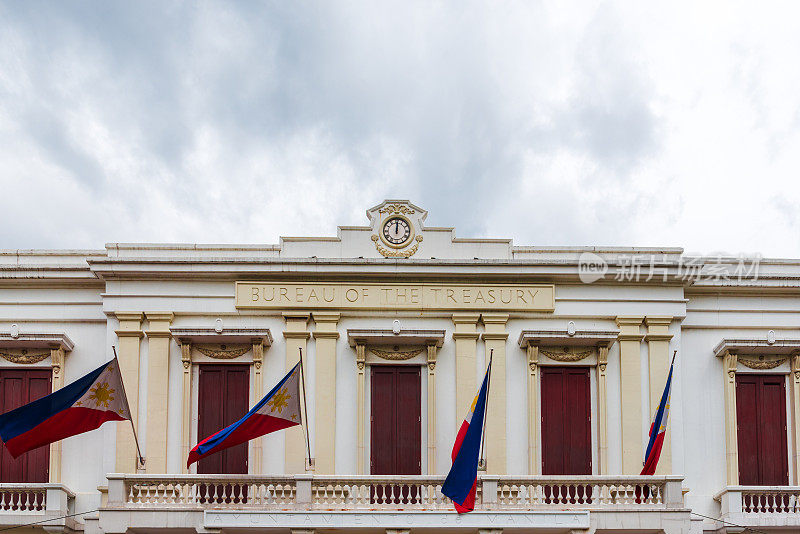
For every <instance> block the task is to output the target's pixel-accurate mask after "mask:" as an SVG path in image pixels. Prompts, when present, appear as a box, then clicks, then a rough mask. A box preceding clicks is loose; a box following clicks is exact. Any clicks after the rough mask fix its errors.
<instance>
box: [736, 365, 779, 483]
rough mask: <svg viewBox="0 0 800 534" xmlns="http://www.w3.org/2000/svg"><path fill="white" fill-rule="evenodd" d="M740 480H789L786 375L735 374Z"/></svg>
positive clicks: (770, 481)
mask: <svg viewBox="0 0 800 534" xmlns="http://www.w3.org/2000/svg"><path fill="white" fill-rule="evenodd" d="M736 424H737V427H738V436H737V441H738V444H739V484H742V485H743V486H751V485H757V486H785V485H788V484H789V459H788V456H787V451H786V386H785V379H784V377H783V375H745V374H737V375H736Z"/></svg>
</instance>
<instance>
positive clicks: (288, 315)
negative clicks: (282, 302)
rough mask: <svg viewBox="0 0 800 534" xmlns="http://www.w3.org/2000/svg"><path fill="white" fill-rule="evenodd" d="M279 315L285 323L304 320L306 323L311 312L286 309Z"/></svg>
mask: <svg viewBox="0 0 800 534" xmlns="http://www.w3.org/2000/svg"><path fill="white" fill-rule="evenodd" d="M281 315H282V316H283V318H284V320H285V321H286V322H287V323H288V322H289V321H305V322H306V323H307V322H308V320H309V319H310V318H311V314H310V313H309V312H295V311H288V312H283V313H282V314H281Z"/></svg>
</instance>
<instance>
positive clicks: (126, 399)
mask: <svg viewBox="0 0 800 534" xmlns="http://www.w3.org/2000/svg"><path fill="white" fill-rule="evenodd" d="M111 349H112V350H113V351H114V359H115V360H116V361H117V370H118V371H119V376H120V379H121V378H122V369H120V368H119V357H117V347H115V346H114V345H111ZM119 383H120V384H121V385H122V396H123V398H124V399H125V407H126V408H127V409H128V415H130V416H131V417H130V419H128V421H130V422H131V430H133V442H134V443H136V454H138V455H139V458H138V460H139V464H140V465H141V466H142V467H144V456H142V450H141V449H140V448H139V438H137V437H136V427H135V426H134V424H133V414H132V413H131V405H130V404H128V394H127V393H126V392H125V380H120V381H119Z"/></svg>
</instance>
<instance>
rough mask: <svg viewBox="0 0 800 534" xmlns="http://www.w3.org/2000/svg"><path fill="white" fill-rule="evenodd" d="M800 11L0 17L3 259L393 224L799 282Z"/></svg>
mask: <svg viewBox="0 0 800 534" xmlns="http://www.w3.org/2000/svg"><path fill="white" fill-rule="evenodd" d="M799 10H800V4H798V3H797V2H794V3H786V4H777V3H764V2H751V3H748V4H741V5H734V4H733V3H731V2H720V3H705V2H689V3H686V4H683V5H679V4H678V3H675V2H664V3H662V4H660V5H655V4H647V3H644V2H624V3H593V2H581V3H576V4H566V3H564V2H553V3H534V2H520V3H516V2H495V1H493V2H485V3H476V2H464V1H462V0H459V1H453V2H445V3H439V2H420V3H414V2H411V3H409V2H408V1H402V2H397V3H390V2H374V1H372V2H363V3H360V2H327V1H326V2H319V3H296V2H269V3H268V2H262V3H257V2H254V1H248V2H242V3H230V2H224V3H214V2H189V3H182V2H165V1H163V0H159V1H157V2H153V3H147V2H125V3H123V2H109V1H100V0H98V1H95V2H62V1H53V2H44V3H42V2H31V1H22V0H9V1H3V0H0V186H1V187H0V199H2V204H0V248H102V247H103V245H104V244H105V243H106V242H112V241H148V242H152V241H156V242H165V241H166V242H205V243H221V242H226V243H230V242H235V243H274V242H277V239H278V236H281V235H335V233H336V226H337V225H352V224H366V222H367V220H366V217H365V214H364V211H365V210H366V209H367V208H369V207H371V206H373V205H375V204H377V203H379V202H380V201H381V200H383V199H384V198H408V199H410V200H411V201H412V202H414V203H416V204H417V205H419V206H420V207H423V208H425V209H427V210H428V211H429V217H428V220H427V223H428V224H429V225H436V226H455V227H456V232H457V234H458V235H459V236H461V237H510V238H513V239H514V243H515V244H518V245H634V246H657V245H665V246H683V247H684V248H685V249H686V250H687V251H688V252H703V253H716V252H720V251H725V252H728V253H731V254H737V253H741V252H745V253H753V252H758V253H762V254H764V255H767V256H779V257H800V12H799Z"/></svg>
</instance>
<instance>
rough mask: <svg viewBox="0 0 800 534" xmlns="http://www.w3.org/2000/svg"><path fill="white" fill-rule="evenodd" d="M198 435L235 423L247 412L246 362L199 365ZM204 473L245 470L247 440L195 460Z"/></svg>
mask: <svg viewBox="0 0 800 534" xmlns="http://www.w3.org/2000/svg"><path fill="white" fill-rule="evenodd" d="M198 389H199V391H198V417H197V439H198V441H200V440H203V439H205V438H207V437H208V436H210V435H211V434H213V433H215V432H217V431H218V430H222V429H223V428H225V427H226V426H228V425H230V424H232V423H235V422H236V421H238V420H239V419H241V418H242V416H243V415H244V414H246V413H247V411H248V409H249V404H250V402H249V397H250V366H249V365H200V384H199V388H198ZM197 472H198V473H203V474H242V473H247V443H241V444H239V445H236V446H235V447H231V448H230V449H225V450H223V451H221V452H218V453H216V454H212V455H211V456H208V457H207V458H203V459H202V460H200V461H199V462H197Z"/></svg>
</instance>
